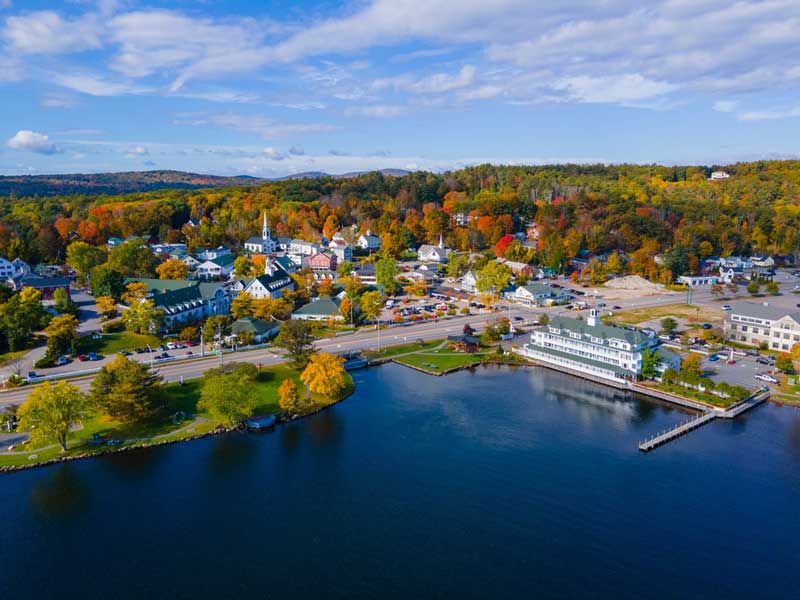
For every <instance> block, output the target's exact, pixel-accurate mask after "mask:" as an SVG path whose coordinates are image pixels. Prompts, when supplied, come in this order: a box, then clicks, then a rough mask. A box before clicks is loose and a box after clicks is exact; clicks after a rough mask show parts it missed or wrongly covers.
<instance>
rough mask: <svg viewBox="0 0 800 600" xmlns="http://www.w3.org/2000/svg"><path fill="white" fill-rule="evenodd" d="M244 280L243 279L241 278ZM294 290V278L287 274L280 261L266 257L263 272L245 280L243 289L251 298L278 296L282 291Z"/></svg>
mask: <svg viewBox="0 0 800 600" xmlns="http://www.w3.org/2000/svg"><path fill="white" fill-rule="evenodd" d="M242 281H244V280H242ZM293 290H294V279H292V278H291V277H290V276H289V273H287V272H286V271H285V270H284V269H283V267H282V266H281V264H280V263H277V262H276V261H274V260H272V259H270V258H267V262H266V263H265V265H264V273H263V274H261V275H259V276H258V277H254V278H253V279H249V280H247V283H246V284H245V285H244V289H243V291H245V292H247V293H248V294H250V295H251V296H252V297H253V298H258V299H261V298H273V299H274V298H280V297H281V296H282V295H283V294H284V292H291V291H293Z"/></svg>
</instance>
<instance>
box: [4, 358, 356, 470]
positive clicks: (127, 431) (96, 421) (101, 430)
mask: <svg viewBox="0 0 800 600" xmlns="http://www.w3.org/2000/svg"><path fill="white" fill-rule="evenodd" d="M287 378H291V379H294V380H295V383H296V384H297V387H298V388H299V389H300V390H301V395H302V393H303V392H302V390H304V389H305V386H304V385H303V383H302V382H301V381H300V372H299V371H296V370H294V369H291V368H289V367H287V366H285V365H275V366H272V367H265V368H264V369H262V371H261V373H260V375H259V378H258V381H256V382H255V383H254V386H255V389H256V394H257V395H258V397H259V399H260V400H261V401H260V403H259V404H258V406H257V407H256V410H255V414H257V415H265V414H274V413H277V412H279V408H278V387H279V386H280V384H281V382H282V381H283V380H284V379H287ZM200 387H201V380H199V379H193V380H189V381H185V382H184V383H183V385H181V384H180V383H168V384H166V385H165V386H164V391H165V392H166V394H167V397H168V404H167V410H166V411H165V413H164V416H163V417H162V418H160V419H157V420H154V421H150V422H144V423H136V424H132V425H127V424H123V423H120V422H118V421H115V420H113V419H109V418H107V417H95V418H92V419H87V420H86V421H84V423H83V424H82V425H83V428H82V429H80V430H78V431H75V432H73V433H72V434H70V436H69V440H68V442H67V453H66V454H62V453H61V452H60V451H59V449H58V448H47V449H41V448H38V449H37V448H36V447H32V446H30V445H28V446H19V447H18V448H17V450H18V451H21V450H22V449H23V448H24V449H25V452H24V454H20V455H9V454H0V467H3V466H16V465H25V464H30V463H32V462H43V461H46V460H50V459H52V458H56V457H58V456H69V455H71V454H86V453H97V454H100V453H103V452H105V451H108V450H110V449H111V448H109V447H108V446H93V445H91V444H90V443H89V441H90V440H91V439H92V435H93V434H95V433H97V434H100V435H101V436H102V437H104V438H106V439H110V438H115V439H121V440H128V441H127V442H126V443H124V444H123V446H136V445H140V444H142V443H143V441H142V440H143V439H147V438H153V437H156V436H158V439H157V440H153V441H165V440H178V439H182V438H187V437H191V436H195V435H198V434H202V433H207V432H209V431H212V430H213V429H214V428H215V427H216V424H214V423H212V422H211V421H209V420H207V419H208V415H207V414H204V413H202V412H199V413H198V412H197V401H198V399H199V398H200ZM354 388H355V384H354V383H353V380H352V378H349V376H348V385H347V387H346V388H345V389H344V390H343V391H342V393H341V394H340V396H339V397H337V398H326V397H324V396H320V395H319V394H311V396H310V397H309V399H308V401H307V403H306V404H305V406H304V407H303V410H304V411H305V412H313V411H315V410H318V409H319V408H321V407H323V406H327V405H329V404H332V403H334V402H336V401H337V400H341V399H342V398H345V397H347V396H348V395H350V394H351V393H352V392H353V389H354ZM179 411H182V412H183V413H184V415H185V420H184V421H183V422H180V423H176V422H173V420H172V416H173V415H175V414H176V413H177V412H179ZM195 417H199V419H198V420H197V421H195V423H193V424H190V422H191V421H192V420H193V419H194V418H195ZM32 454H35V455H36V456H37V458H36V459H35V461H32V460H30V459H29V458H28V456H29V455H32Z"/></svg>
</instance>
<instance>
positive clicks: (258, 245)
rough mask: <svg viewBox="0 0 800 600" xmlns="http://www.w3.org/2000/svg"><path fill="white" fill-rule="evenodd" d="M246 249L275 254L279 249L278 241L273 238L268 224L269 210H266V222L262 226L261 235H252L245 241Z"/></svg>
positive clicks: (254, 252)
mask: <svg viewBox="0 0 800 600" xmlns="http://www.w3.org/2000/svg"><path fill="white" fill-rule="evenodd" d="M244 249H245V251H247V252H249V253H250V254H275V253H276V252H277V251H278V243H277V242H276V241H275V240H274V239H272V235H271V233H270V230H269V225H267V211H264V223H263V225H262V226H261V237H258V236H255V237H251V238H250V239H248V240H247V241H246V242H245V243H244Z"/></svg>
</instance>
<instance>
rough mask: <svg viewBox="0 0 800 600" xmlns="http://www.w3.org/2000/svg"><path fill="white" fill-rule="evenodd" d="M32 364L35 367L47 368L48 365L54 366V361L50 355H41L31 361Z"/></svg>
mask: <svg viewBox="0 0 800 600" xmlns="http://www.w3.org/2000/svg"><path fill="white" fill-rule="evenodd" d="M33 366H34V367H36V368H37V369H49V368H50V367H55V366H56V361H55V359H54V358H53V357H52V356H43V357H42V358H40V359H39V360H37V361H36V362H35V363H33Z"/></svg>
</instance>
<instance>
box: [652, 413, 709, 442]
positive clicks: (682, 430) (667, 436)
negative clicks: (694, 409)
mask: <svg viewBox="0 0 800 600" xmlns="http://www.w3.org/2000/svg"><path fill="white" fill-rule="evenodd" d="M717 416H718V415H717V414H716V413H715V412H711V411H709V412H707V413H703V414H702V415H700V416H698V417H695V418H694V419H692V420H691V421H686V422H685V423H681V424H680V425H678V426H677V427H675V428H673V429H670V430H668V431H664V432H662V433H659V434H657V435H655V436H653V437H651V438H650V439H649V440H645V441H643V442H642V443H641V444H639V450H641V451H642V452H650V450H654V449H655V448H658V447H659V446H661V445H663V444H666V443H667V442H671V441H672V440H674V439H675V438H679V437H681V436H682V435H684V434H686V433H689V432H690V431H694V430H695V429H697V428H698V427H702V426H703V425H705V424H706V423H710V422H711V421H713V420H714V419H716V418H717Z"/></svg>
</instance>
